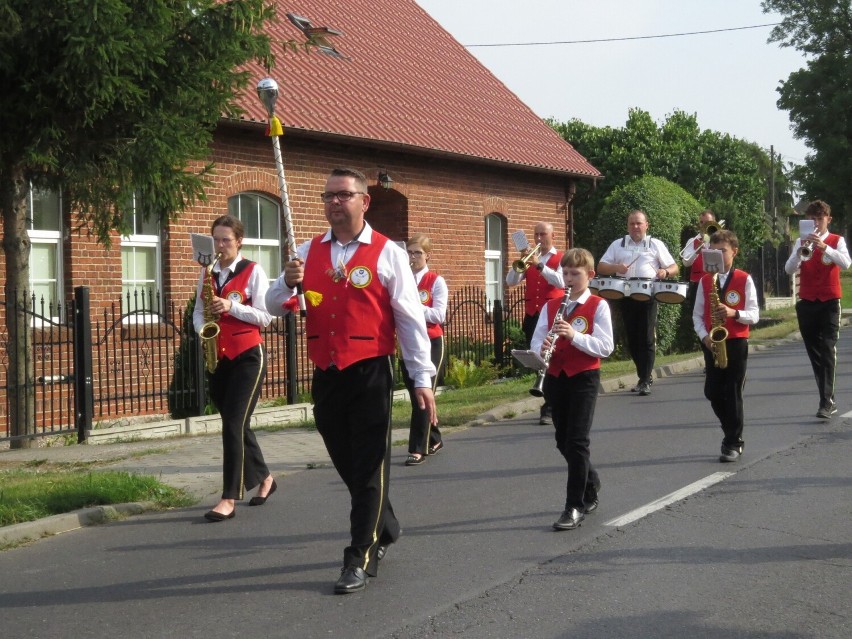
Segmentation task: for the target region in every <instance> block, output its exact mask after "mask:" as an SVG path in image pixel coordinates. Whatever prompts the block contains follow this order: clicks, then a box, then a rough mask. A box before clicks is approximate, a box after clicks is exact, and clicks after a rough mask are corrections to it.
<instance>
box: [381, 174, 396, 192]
mask: <svg viewBox="0 0 852 639" xmlns="http://www.w3.org/2000/svg"><path fill="white" fill-rule="evenodd" d="M379 185H380V186H381V187H382V188H383V189H385V190H386V191H389V190H390V189H391V188H392V187H393V178H391V176H390V175H388V174H387V173H386V172H385V171H380V172H379Z"/></svg>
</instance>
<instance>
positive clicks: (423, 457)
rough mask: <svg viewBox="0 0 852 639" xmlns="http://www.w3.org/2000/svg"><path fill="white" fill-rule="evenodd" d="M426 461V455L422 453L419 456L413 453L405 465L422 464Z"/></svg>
mask: <svg viewBox="0 0 852 639" xmlns="http://www.w3.org/2000/svg"><path fill="white" fill-rule="evenodd" d="M425 461H426V455H420V457H417V455H414V454H411V455H409V456H408V458H407V459H406V460H405V465H406V466H417V465H419V464H422V463H423V462H425Z"/></svg>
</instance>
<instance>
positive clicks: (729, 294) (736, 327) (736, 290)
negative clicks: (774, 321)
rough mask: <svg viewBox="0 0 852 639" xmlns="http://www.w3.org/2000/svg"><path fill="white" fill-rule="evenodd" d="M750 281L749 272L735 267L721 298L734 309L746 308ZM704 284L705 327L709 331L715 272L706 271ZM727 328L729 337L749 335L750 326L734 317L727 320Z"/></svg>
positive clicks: (720, 293)
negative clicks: (747, 283) (746, 292)
mask: <svg viewBox="0 0 852 639" xmlns="http://www.w3.org/2000/svg"><path fill="white" fill-rule="evenodd" d="M747 281H748V273H746V272H745V271H741V270H739V269H736V268H735V269H734V270H733V271H732V272H731V275H730V276H729V277H728V281H727V282H726V283H725V290H724V291H720V292H719V300H720V301H721V302H722V303H723V304H725V305H726V306H730V307H731V308H732V309H734V310H737V311H742V310H743V309H745V295H746V294H745V290H746V282H747ZM701 282H702V284H703V285H704V328H706V329H707V330H708V331H709V330H710V326H711V319H710V289H711V287H712V286H713V273H705V274H704V277H703V278H702V279H701ZM725 328H727V329H728V339H733V338H735V337H748V336H749V331H750V326H749V325H748V324H742V323H741V322H738V321H737V320H736V319H734V318H733V317H729V318H728V319H727V320H725Z"/></svg>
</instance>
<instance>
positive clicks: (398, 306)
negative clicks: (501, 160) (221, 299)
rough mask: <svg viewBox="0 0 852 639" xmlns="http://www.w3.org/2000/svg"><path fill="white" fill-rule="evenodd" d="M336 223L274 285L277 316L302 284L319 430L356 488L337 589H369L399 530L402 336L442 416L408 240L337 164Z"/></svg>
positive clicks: (328, 198)
mask: <svg viewBox="0 0 852 639" xmlns="http://www.w3.org/2000/svg"><path fill="white" fill-rule="evenodd" d="M321 198H322V201H323V203H324V204H325V216H326V219H327V220H328V223H329V226H330V228H329V230H328V231H326V232H325V233H323V234H322V235H318V236H316V237H314V238H313V240H311V241H309V242H306V243H304V244H302V245H301V246H300V247H299V248H298V250H297V257H295V258H294V259H292V260H291V261H290V262H287V264H285V266H284V272H283V273H282V274H281V276H280V277H279V278H278V279H277V280H276V281H275V283H274V284H273V285H272V286H271V287H270V288H269V292H268V293H267V296H266V303H267V306H268V307H269V309H270V311H271V312H272V313H274V314H281V315H283V314H284V313H286V312H288V311H289V308H290V307H289V306H285V304H286V303H287V302H288V300H289V299H290V298H291V297H292V296H293V295H294V294H295V289H296V286H297V285H298V284H300V283H301V284H302V286H303V289H304V291H305V299H306V301H307V317H306V336H307V344H308V356H309V357H310V358H311V361H313V363H314V366H315V368H314V375H313V382H312V386H311V396H312V399H313V403H314V419H315V420H316V425H317V430H318V431H319V433H320V435H321V436H322V438H323V441H324V442H325V446H326V449H327V450H328V454H329V457H331V461H332V462H333V463H334V467H335V468H336V469H337V472H338V474H339V475H340V478H341V479H342V480H343V482H344V483H345V484H346V487H347V488H348V489H349V494H350V496H351V510H350V514H349V522H350V535H351V542H350V545H349V546H347V548H346V549H345V550H344V551H343V569H342V570H341V572H340V577H339V579H338V580H337V582H336V583H335V585H334V592H335V593H336V594H346V593H351V592H357V591H359V590H363V589H364V587H365V586H366V583H367V577H368V575H369V576H372V577H375V576H376V574H377V570H378V562H379V560H380V559H381V558H382V557H384V555H385V552H386V550H387V547H388V545H389V544H392V543H394V542H395V541H396V540H397V538H398V537H399V534H400V527H399V522H398V521H397V519H396V516H395V515H394V512H393V508H392V507H391V504H390V501H389V499H388V480H389V479H390V454H391V450H390V439H391V420H390V409H391V398H392V396H393V368H392V356H393V354H394V350H395V345H396V344H395V337H398V338H399V344H400V349H401V351H402V359H403V360H404V361H405V366H406V368H407V370H408V373H409V374H410V375H411V376H412V378H413V379H414V393H415V395H416V397H417V400H418V404H419V406H420V408H421V409H422V410H424V411H425V412H426V415H427V416H428V421H429V423H430V424H432V425H433V426H434V425H436V424H437V423H438V417H437V412H436V409H435V397H434V394H433V392H432V381H431V379H432V377H433V376H434V375H435V373H436V371H435V367H434V366H433V364H432V361H431V360H430V357H429V355H430V353H429V338H428V336H427V334H426V321H425V319H424V317H423V305H422V304H421V303H420V299H419V297H418V294H417V285H416V283H415V281H414V275H413V274H412V272H411V267H410V266H409V264H408V259H407V257H408V256H407V255H406V253H405V251H404V250H402V248H401V247H399V246H397V245H396V244H395V243H394V242H391V241H390V240H388V238H386V237H385V236H384V235H381V234H380V233H377V232H376V231H374V230H373V228H372V227H371V226H370V225H369V224H367V222H366V221H365V220H364V214H365V213H366V211H367V208H368V207H369V206H370V195H369V193H368V190H367V178H366V177H364V175H363V174H362V173H360V172H359V171H356V170H354V169H334V170H333V171H332V172H331V175H329V177H328V179H327V180H326V184H325V191H324V192H323V193H322V195H321Z"/></svg>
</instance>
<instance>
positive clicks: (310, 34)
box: [287, 13, 346, 59]
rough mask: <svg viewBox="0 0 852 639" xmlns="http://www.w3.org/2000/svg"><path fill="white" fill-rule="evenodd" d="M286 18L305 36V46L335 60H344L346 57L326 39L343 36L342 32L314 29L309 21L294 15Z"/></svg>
mask: <svg viewBox="0 0 852 639" xmlns="http://www.w3.org/2000/svg"><path fill="white" fill-rule="evenodd" d="M287 17H288V18H289V19H290V22H292V23H293V24H294V25H295V26H296V28H297V29H298V30H299V31H301V32H302V33H304V34H305V37H306V38H307V39H308V41H307V42H306V43H305V44H306V46H314V47H316V48H317V49H319V50H320V51H322V52H323V53H325V54H327V55H331V56H334V57H335V58H344V59H345V58H346V56H344V55H343V54H342V53H340V51H338V50H337V49H335V48H334V45H332V44H331V42H329V40H328V37H327V36H339V35H343V32H342V31H338V30H337V29H332V28H331V27H315V26H314V25H313V24H311V21H310V20H308V19H307V18H303V17H302V16H298V15H296V14H295V13H288V14H287Z"/></svg>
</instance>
